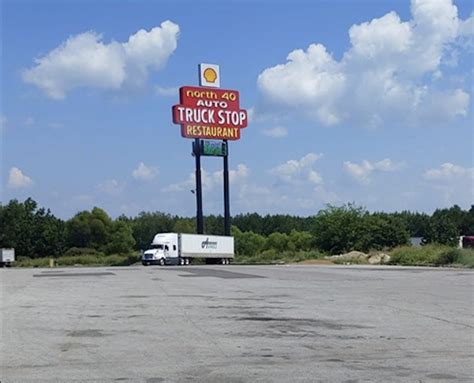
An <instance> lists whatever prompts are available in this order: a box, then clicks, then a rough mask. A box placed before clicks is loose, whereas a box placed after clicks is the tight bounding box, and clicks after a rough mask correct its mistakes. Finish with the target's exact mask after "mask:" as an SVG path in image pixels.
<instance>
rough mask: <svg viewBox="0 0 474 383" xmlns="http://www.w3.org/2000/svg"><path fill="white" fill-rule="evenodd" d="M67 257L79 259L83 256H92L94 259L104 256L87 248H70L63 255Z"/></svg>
mask: <svg viewBox="0 0 474 383" xmlns="http://www.w3.org/2000/svg"><path fill="white" fill-rule="evenodd" d="M64 255H65V256H67V257H80V256H83V255H92V256H94V257H98V256H104V253H100V252H98V251H97V250H96V249H91V248H88V247H71V248H70V249H68V250H67V251H66V252H65V253H64Z"/></svg>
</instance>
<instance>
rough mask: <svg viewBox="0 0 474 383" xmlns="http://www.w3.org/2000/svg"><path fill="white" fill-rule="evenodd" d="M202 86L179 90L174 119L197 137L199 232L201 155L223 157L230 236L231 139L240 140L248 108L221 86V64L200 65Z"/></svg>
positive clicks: (199, 222)
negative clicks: (242, 105)
mask: <svg viewBox="0 0 474 383" xmlns="http://www.w3.org/2000/svg"><path fill="white" fill-rule="evenodd" d="M199 85H200V86H183V87H181V88H180V89H179V104H177V105H174V106H173V107H172V114H173V122H174V123H175V124H179V125H181V136H182V137H184V138H191V139H194V143H193V155H194V157H195V161H196V207H197V209H196V210H197V211H196V229H197V230H196V231H197V233H198V234H204V222H203V213H202V187H201V156H217V157H223V166H224V233H225V235H230V197H229V194H230V193H229V159H228V157H229V149H228V141H236V140H239V139H240V137H241V129H243V128H246V127H247V122H248V118H247V111H246V110H245V109H241V108H240V98H239V92H238V91H236V90H229V89H220V71H219V66H218V65H215V64H199ZM207 140H221V141H207Z"/></svg>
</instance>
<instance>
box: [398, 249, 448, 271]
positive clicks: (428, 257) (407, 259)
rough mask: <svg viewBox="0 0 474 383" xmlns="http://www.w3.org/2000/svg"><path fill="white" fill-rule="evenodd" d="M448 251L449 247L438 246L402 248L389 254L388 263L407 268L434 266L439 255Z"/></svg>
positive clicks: (437, 262)
mask: <svg viewBox="0 0 474 383" xmlns="http://www.w3.org/2000/svg"><path fill="white" fill-rule="evenodd" d="M448 250H450V248H449V247H447V246H440V245H426V246H422V247H411V246H402V247H398V248H396V249H394V250H393V251H392V252H391V253H390V257H391V259H390V263H391V264H397V265H407V266H419V265H435V264H439V261H438V259H439V257H440V255H441V254H442V253H443V252H446V251H448Z"/></svg>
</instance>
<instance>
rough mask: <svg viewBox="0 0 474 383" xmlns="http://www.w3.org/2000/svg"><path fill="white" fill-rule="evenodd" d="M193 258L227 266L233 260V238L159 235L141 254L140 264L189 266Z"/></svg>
mask: <svg viewBox="0 0 474 383" xmlns="http://www.w3.org/2000/svg"><path fill="white" fill-rule="evenodd" d="M195 258H202V259H204V260H205V261H206V263H221V264H223V265H228V264H229V263H230V261H231V259H233V258H234V237H225V236H219V235H206V234H180V233H159V234H156V235H155V236H154V238H153V241H152V242H151V245H150V249H148V250H146V251H145V252H144V253H143V255H142V264H143V265H144V266H147V265H152V264H159V265H162V266H163V265H189V264H190V263H191V262H192V260H193V259H195Z"/></svg>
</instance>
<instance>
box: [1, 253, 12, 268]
mask: <svg viewBox="0 0 474 383" xmlns="http://www.w3.org/2000/svg"><path fill="white" fill-rule="evenodd" d="M13 262H15V249H0V267H3V266H6V267H10V266H11V265H12V263H13Z"/></svg>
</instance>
